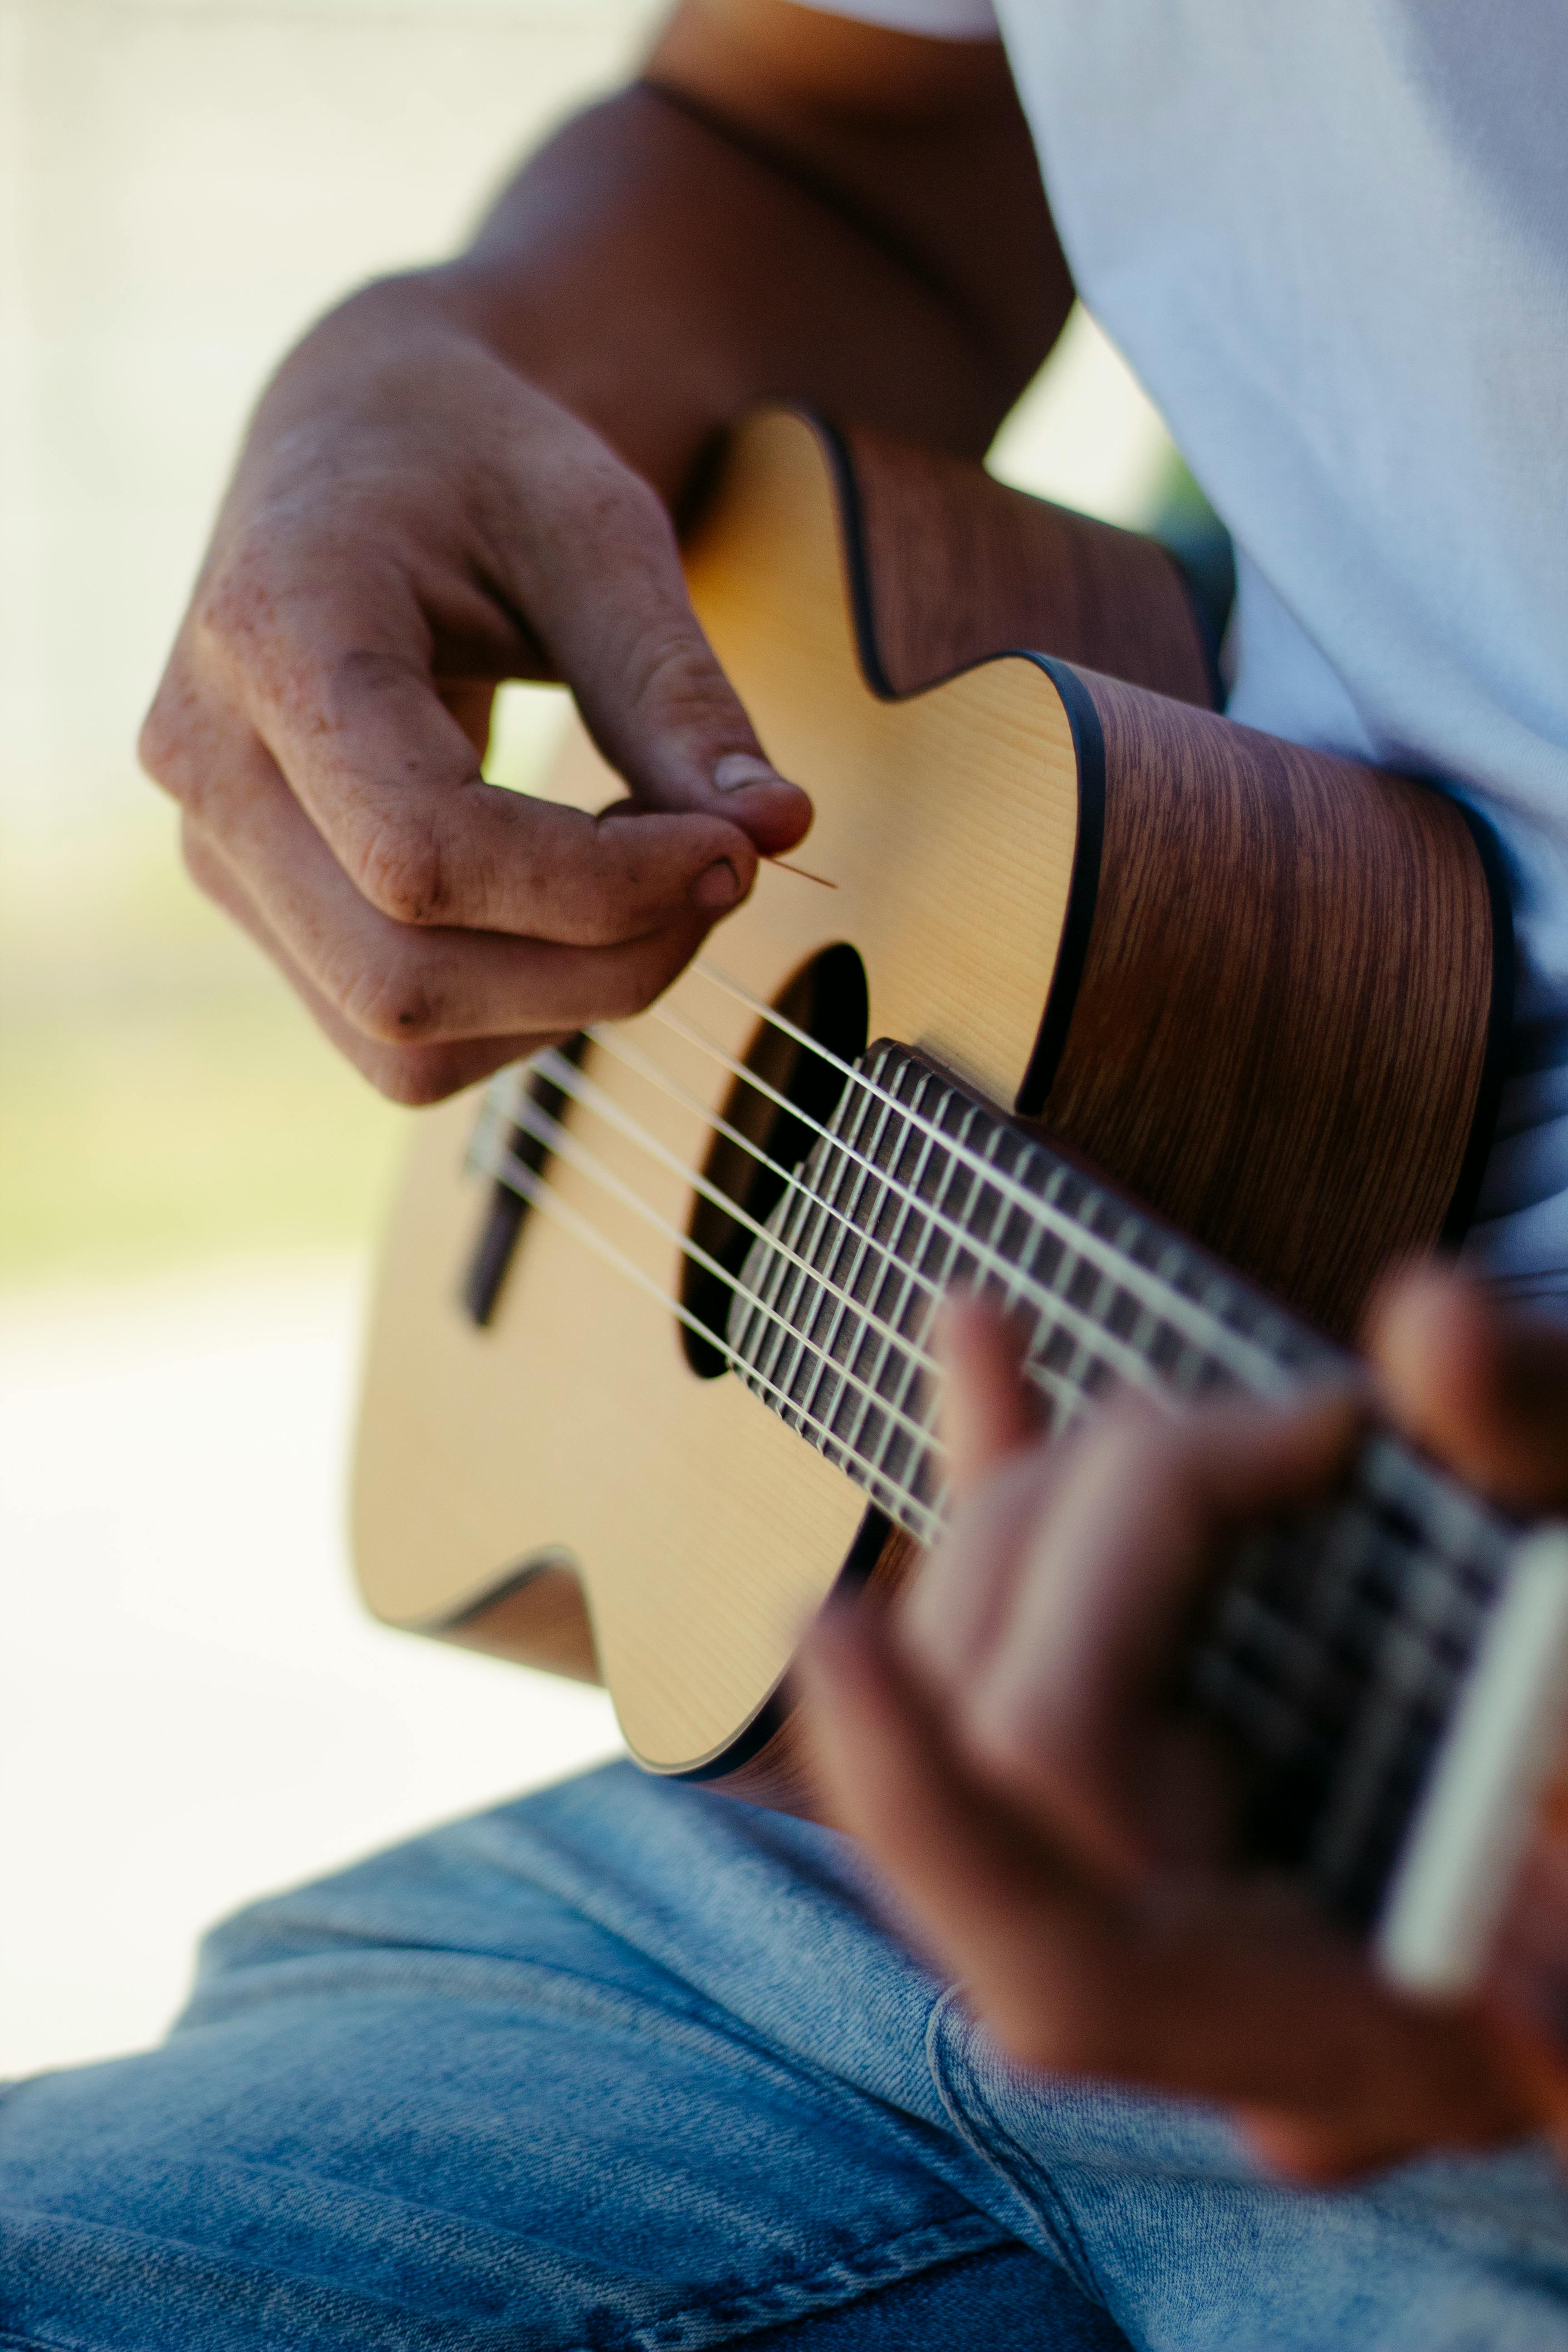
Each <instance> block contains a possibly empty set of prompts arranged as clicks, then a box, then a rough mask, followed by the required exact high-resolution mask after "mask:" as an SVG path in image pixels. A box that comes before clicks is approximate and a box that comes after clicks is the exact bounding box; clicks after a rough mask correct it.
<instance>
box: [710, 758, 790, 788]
mask: <svg viewBox="0 0 1568 2352" xmlns="http://www.w3.org/2000/svg"><path fill="white" fill-rule="evenodd" d="M783 782H784V778H783V777H782V776H781V775H780V773H779V772H778V770H777V769H776V768H770V767H769V765H768V763H767V761H765V760H759V759H758V758H757V755H756V753H755V752H754V751H726V752H725V754H724V756H723V758H722V759H721V760H720V761H718V762H717V763H716V765H715V767H714V770H713V788H714V790H715V792H721V793H738V792H739V791H740V790H741V788H742V785H745V784H782V783H783Z"/></svg>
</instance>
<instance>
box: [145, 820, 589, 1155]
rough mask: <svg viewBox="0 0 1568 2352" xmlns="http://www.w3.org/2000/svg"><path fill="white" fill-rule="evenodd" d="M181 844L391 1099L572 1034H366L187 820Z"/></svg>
mask: <svg viewBox="0 0 1568 2352" xmlns="http://www.w3.org/2000/svg"><path fill="white" fill-rule="evenodd" d="M184 854H185V863H186V866H188V868H189V870H190V873H191V877H192V878H193V880H194V881H195V883H196V884H197V886H198V887H200V888H201V889H202V890H204V891H205V893H206V895H207V897H208V898H211V899H213V900H214V902H215V903H216V905H218V906H220V907H221V908H223V909H224V911H225V913H226V914H227V915H229V916H231V917H232V918H233V919H234V921H235V922H237V924H238V925H239V927H240V929H242V930H243V931H246V932H247V933H248V935H249V937H250V938H251V939H252V940H255V942H256V944H257V946H258V948H259V949H260V950H261V951H262V953H263V954H264V955H265V956H267V957H268V958H269V959H270V961H272V963H274V964H275V965H276V966H277V969H278V971H279V972H280V973H281V974H282V976H283V978H284V979H285V980H286V981H287V982H288V983H289V987H290V988H291V989H292V990H293V991H294V992H295V994H296V995H297V996H298V997H299V999H300V1003H302V1004H303V1005H304V1006H305V1008H306V1010H307V1011H308V1012H309V1013H310V1015H311V1017H312V1019H313V1020H314V1021H315V1022H316V1023H317V1024H318V1026H319V1027H320V1028H321V1031H322V1032H323V1034H325V1035H326V1036H327V1037H328V1038H329V1039H330V1040H331V1044H332V1045H335V1046H336V1047H337V1048H338V1050H339V1052H340V1053H341V1054H342V1055H343V1058H344V1059H345V1061H347V1062H349V1063H351V1064H352V1065H353V1067H354V1068H355V1069H356V1070H358V1071H359V1073H360V1075H361V1076H363V1077H364V1078H367V1079H368V1080H369V1081H370V1083H371V1085H372V1086H373V1087H375V1088H376V1089H377V1091H378V1092H379V1093H381V1094H384V1096H385V1097H387V1099H388V1101H389V1102H395V1103H402V1104H405V1105H406V1106H408V1107H410V1108H419V1107H421V1106H423V1105H426V1104H429V1103H435V1102H440V1101H443V1100H444V1099H445V1098H446V1097H447V1096H448V1095H453V1094H457V1093H458V1091H459V1090H460V1088H462V1087H468V1086H475V1085H477V1084H478V1083H479V1080H480V1079H481V1078H488V1077H489V1076H490V1075H491V1073H492V1072H493V1071H495V1070H499V1069H500V1068H502V1067H503V1066H505V1064H507V1063H508V1062H517V1061H521V1060H522V1059H524V1057H525V1056H526V1055H530V1054H532V1053H536V1052H537V1051H538V1050H539V1048H540V1046H541V1045H551V1044H555V1043H558V1042H559V1041H560V1039H561V1038H562V1037H563V1036H565V1035H569V1034H571V1033H570V1031H567V1030H560V1031H557V1032H555V1033H553V1034H550V1033H546V1034H535V1033H534V1032H532V1031H529V1032H525V1033H520V1034H516V1035H513V1036H498V1037H477V1038H468V1039H461V1040H455V1041H453V1042H451V1043H449V1044H440V1045H429V1044H425V1043H415V1042H412V1041H407V1042H404V1041H399V1042H397V1043H395V1044H393V1043H389V1042H383V1041H381V1040H379V1039H376V1038H373V1037H367V1036H366V1035H365V1034H364V1033H363V1031H361V1030H358V1029H356V1028H355V1027H354V1026H353V1024H352V1023H351V1022H349V1021H347V1020H345V1019H344V1017H343V1015H342V1013H341V1012H340V1011H339V1009H338V1007H337V1006H336V1005H335V1004H334V1003H331V1000H330V999H329V998H327V997H325V996H323V995H322V993H321V991H320V990H319V989H318V988H317V987H316V986H315V985H314V984H313V982H311V981H310V979H309V977H308V976H307V975H306V973H305V972H303V971H301V970H300V966H299V965H298V964H297V963H296V962H295V961H294V959H293V958H292V957H291V956H290V955H289V952H288V950H287V949H286V948H285V946H284V945H283V943H282V941H281V940H279V937H278V935H277V933H276V932H275V931H274V930H273V929H271V927H270V925H269V924H268V922H267V921H266V919H265V918H264V917H263V916H262V914H261V913H260V911H259V909H258V907H257V906H256V904H255V902H254V900H253V899H251V898H249V897H248V895H247V892H246V889H245V887H244V885H243V883H242V882H241V880H240V878H239V877H238V876H237V874H236V873H235V872H234V871H233V869H232V868H231V867H230V866H227V865H226V863H225V861H224V860H223V859H222V858H221V857H219V856H217V854H216V851H215V850H214V849H213V847H212V845H211V844H210V843H208V842H206V841H205V839H204V838H203V836H202V835H200V834H199V833H197V832H196V831H195V828H194V827H192V826H191V825H190V824H189V823H187V824H186V825H185V828H184Z"/></svg>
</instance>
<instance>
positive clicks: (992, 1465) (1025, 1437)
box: [936, 1293, 1045, 1495]
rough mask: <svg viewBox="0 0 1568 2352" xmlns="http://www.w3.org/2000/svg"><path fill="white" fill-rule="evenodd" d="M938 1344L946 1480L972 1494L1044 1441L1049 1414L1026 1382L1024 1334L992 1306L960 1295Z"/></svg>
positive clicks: (944, 1318) (948, 1308)
mask: <svg viewBox="0 0 1568 2352" xmlns="http://www.w3.org/2000/svg"><path fill="white" fill-rule="evenodd" d="M936 1340H937V1355H938V1357H939V1359H940V1360H941V1363H942V1371H943V1373H944V1375H945V1385H944V1387H943V1389H942V1441H943V1443H944V1444H945V1445H946V1447H947V1475H948V1480H949V1483H950V1484H951V1486H952V1488H953V1490H954V1492H955V1493H956V1494H959V1495H967V1494H968V1493H969V1492H970V1490H971V1489H972V1488H973V1487H974V1486H978V1485H979V1483H980V1481H981V1480H982V1479H983V1478H985V1477H988V1476H989V1475H991V1473H992V1472H993V1471H994V1470H997V1469H999V1468H1000V1467H1001V1465H1002V1464H1003V1463H1004V1462H1005V1461H1006V1459H1007V1457H1008V1455H1009V1454H1016V1453H1017V1452H1018V1451H1019V1449H1020V1448H1021V1447H1023V1446H1026V1445H1027V1444H1030V1442H1031V1441H1032V1440H1033V1439H1034V1438H1037V1436H1038V1435H1039V1433H1040V1431H1041V1429H1042V1427H1043V1426H1044V1423H1045V1412H1044V1407H1043V1404H1042V1402H1041V1399H1040V1395H1039V1392H1038V1391H1037V1389H1036V1388H1035V1386H1034V1384H1033V1382H1032V1381H1028V1380H1026V1378H1025V1375H1024V1369H1023V1365H1024V1345H1025V1335H1024V1333H1023V1332H1022V1331H1021V1330H1020V1329H1019V1328H1018V1326H1017V1325H1016V1324H1015V1323H1011V1322H1009V1321H1008V1320H1007V1319H1006V1318H1005V1317H1004V1316H1002V1315H1000V1314H998V1313H997V1311H996V1310H995V1308H994V1307H992V1306H991V1305H990V1304H989V1303H988V1302H987V1301H986V1300H984V1299H982V1298H974V1297H967V1296H965V1295H963V1293H958V1294H955V1295H954V1296H953V1297H950V1298H948V1299H947V1300H946V1301H944V1303H943V1306H942V1313H941V1315H940V1317H939V1318H938V1321H937V1334H936Z"/></svg>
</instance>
